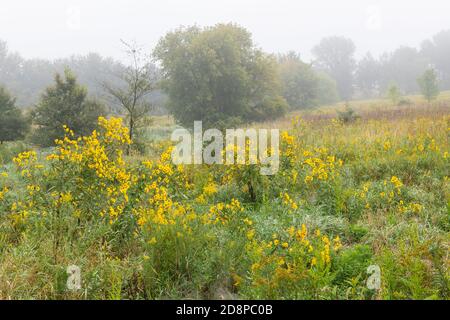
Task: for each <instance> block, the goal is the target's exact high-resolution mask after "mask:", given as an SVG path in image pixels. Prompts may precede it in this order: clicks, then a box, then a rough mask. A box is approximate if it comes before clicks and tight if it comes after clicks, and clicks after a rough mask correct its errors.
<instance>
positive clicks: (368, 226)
mask: <svg viewBox="0 0 450 320" xmlns="http://www.w3.org/2000/svg"><path fill="white" fill-rule="evenodd" d="M408 99H409V100H410V101H411V104H410V105H406V106H401V107H392V106H391V105H390V103H389V102H388V101H383V100H374V101H352V102H350V103H349V105H350V107H351V108H353V109H354V110H355V111H356V113H357V115H358V117H357V118H355V119H354V121H350V122H348V123H343V122H342V121H340V120H339V119H338V116H337V113H336V110H341V111H342V110H344V109H345V105H344V104H341V105H338V106H326V107H321V108H318V109H315V110H312V111H308V112H305V111H304V112H295V113H291V114H289V115H288V116H287V117H285V118H283V119H280V120H278V121H275V122H271V123H259V124H254V125H253V126H254V127H261V128H280V129H282V130H283V132H282V134H281V164H280V171H279V173H278V174H277V175H274V176H261V175H260V174H259V166H260V165H252V166H243V165H242V166H208V165H201V166H200V165H196V166H174V165H173V164H172V162H171V161H170V150H171V146H170V143H169V142H168V141H166V140H167V139H168V137H169V136H170V133H171V130H172V128H174V127H175V125H174V123H173V121H172V120H171V119H170V118H169V117H161V118H157V119H155V122H154V125H153V126H152V127H151V128H149V129H148V130H146V131H145V133H144V134H143V135H142V137H143V140H144V141H145V149H146V152H147V153H148V156H133V157H125V156H124V155H123V152H122V150H123V148H124V146H126V144H127V143H129V141H128V139H127V138H126V137H127V135H126V133H127V132H126V129H124V128H123V127H122V125H121V121H120V119H114V118H113V119H110V120H106V119H100V121H99V125H100V129H99V131H98V133H97V134H93V135H92V136H89V137H85V138H83V139H80V140H77V139H75V138H72V133H71V132H70V130H69V129H68V130H67V137H66V138H65V139H64V140H63V141H60V142H59V143H58V146H57V147H56V148H55V149H54V150H53V149H52V150H35V151H30V152H25V153H21V154H20V155H18V156H17V157H16V158H15V159H14V161H12V162H10V160H11V158H12V156H11V155H10V154H11V152H12V151H11V150H13V151H14V150H17V151H18V152H21V151H23V150H22V148H24V147H23V146H17V145H16V144H14V145H4V146H1V147H0V153H2V154H3V155H4V156H3V158H2V159H4V160H3V161H2V162H0V163H3V166H2V167H0V299H171V298H190V299H191V298H194V299H195V298H207V299H223V298H231V299H241V298H248V299H261V298H264V299H266V298H268V299H448V298H449V297H450V287H449V281H450V279H449V275H450V274H449V263H450V260H449V244H450V242H449V241H450V232H449V231H450V201H449V200H450V199H449V181H448V175H449V157H448V149H449V148H448V147H449V144H448V138H449V132H450V131H449V130H450V93H444V94H442V95H441V96H440V99H439V100H438V101H437V102H434V103H433V104H432V105H428V104H427V103H425V102H424V101H422V100H421V98H420V97H408ZM69 265H76V266H78V267H79V268H80V270H81V274H80V275H81V289H79V290H69V289H68V287H67V285H66V283H67V280H68V274H67V267H68V266H69ZM369 266H378V267H379V270H380V277H381V285H380V288H379V289H371V287H370V286H369V287H368V286H367V281H368V280H369V282H370V279H371V275H370V274H368V273H367V269H368V267H369ZM69 280H70V279H69Z"/></svg>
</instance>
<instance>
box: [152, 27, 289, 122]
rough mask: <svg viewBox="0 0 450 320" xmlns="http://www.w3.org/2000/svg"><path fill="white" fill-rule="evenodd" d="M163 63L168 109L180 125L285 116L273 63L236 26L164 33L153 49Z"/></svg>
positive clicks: (270, 58) (194, 28)
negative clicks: (196, 121)
mask: <svg viewBox="0 0 450 320" xmlns="http://www.w3.org/2000/svg"><path fill="white" fill-rule="evenodd" d="M154 55H155V58H156V59H158V60H159V61H160V62H161V68H162V74H163V83H162V87H163V88H164V89H165V91H166V93H167V94H168V97H169V102H168V106H169V109H170V110H171V112H172V113H173V115H174V116H175V118H176V119H177V120H178V121H179V122H180V123H181V124H182V125H184V126H186V127H191V126H193V123H194V120H202V121H203V124H204V126H205V127H211V126H216V127H232V124H238V123H242V122H244V123H245V122H250V121H258V120H259V121H261V120H268V119H274V118H276V117H279V116H281V115H283V114H284V113H285V112H286V109H287V104H286V102H285V101H284V99H283V98H282V97H281V96H280V95H279V79H278V77H277V69H276V61H275V59H274V58H272V57H270V56H268V55H266V54H264V53H263V52H262V51H261V50H259V49H258V48H256V47H255V45H254V44H253V42H252V39H251V35H250V33H249V32H248V31H247V30H245V29H244V28H241V27H239V26H236V25H234V24H219V25H216V26H214V27H208V28H204V29H201V28H198V27H190V28H185V29H180V30H177V31H174V32H170V33H168V34H167V35H166V36H165V37H164V38H163V39H161V40H160V42H159V44H158V45H157V47H156V49H155V51H154Z"/></svg>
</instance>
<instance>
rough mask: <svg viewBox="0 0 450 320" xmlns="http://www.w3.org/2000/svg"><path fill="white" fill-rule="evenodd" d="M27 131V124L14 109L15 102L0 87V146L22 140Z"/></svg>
mask: <svg viewBox="0 0 450 320" xmlns="http://www.w3.org/2000/svg"><path fill="white" fill-rule="evenodd" d="M28 129H29V123H28V121H27V120H26V118H25V117H24V116H23V114H22V112H21V111H20V110H19V109H18V108H17V107H16V100H15V99H14V98H12V97H11V95H10V94H9V93H8V91H6V89H5V88H3V87H0V144H3V142H5V141H15V140H20V139H23V138H24V137H25V134H26V133H27V132H28Z"/></svg>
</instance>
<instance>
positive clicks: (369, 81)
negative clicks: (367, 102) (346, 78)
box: [355, 53, 380, 97]
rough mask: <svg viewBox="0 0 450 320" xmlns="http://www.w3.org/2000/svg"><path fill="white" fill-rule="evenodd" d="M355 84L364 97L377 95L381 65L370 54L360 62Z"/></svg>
mask: <svg viewBox="0 0 450 320" xmlns="http://www.w3.org/2000/svg"><path fill="white" fill-rule="evenodd" d="M355 83H356V86H357V88H358V89H359V90H360V91H361V93H362V95H363V96H365V97H373V96H376V95H377V93H378V88H379V85H380V63H379V62H378V61H377V60H376V59H375V58H374V57H373V56H372V55H371V54H370V53H367V54H366V55H365V56H364V57H363V58H362V59H361V60H360V61H359V62H358V66H357V69H356V74H355Z"/></svg>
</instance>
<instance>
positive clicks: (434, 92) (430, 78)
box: [417, 69, 439, 103]
mask: <svg viewBox="0 0 450 320" xmlns="http://www.w3.org/2000/svg"><path fill="white" fill-rule="evenodd" d="M417 82H418V83H419V86H420V90H421V92H422V94H423V96H424V97H425V99H427V101H428V103H430V102H431V101H432V100H434V99H436V97H437V96H438V95H439V83H438V78H437V75H436V71H434V69H428V70H426V71H425V72H424V74H423V75H422V76H421V77H420V78H418V79H417Z"/></svg>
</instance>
